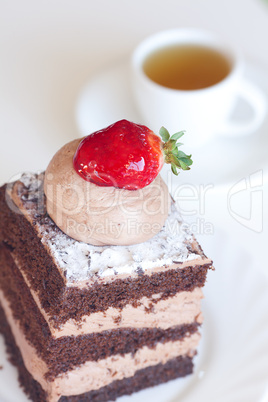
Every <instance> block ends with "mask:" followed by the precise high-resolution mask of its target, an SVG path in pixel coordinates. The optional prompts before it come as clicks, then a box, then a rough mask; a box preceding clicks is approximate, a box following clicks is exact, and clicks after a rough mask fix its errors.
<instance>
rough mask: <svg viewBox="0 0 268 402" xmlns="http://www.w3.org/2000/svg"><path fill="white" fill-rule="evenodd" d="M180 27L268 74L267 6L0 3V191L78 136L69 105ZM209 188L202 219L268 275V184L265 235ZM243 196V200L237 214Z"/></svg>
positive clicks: (121, 0) (222, 193) (259, 1)
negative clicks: (235, 50)
mask: <svg viewBox="0 0 268 402" xmlns="http://www.w3.org/2000/svg"><path fill="white" fill-rule="evenodd" d="M178 27H197V28H204V29H208V30H211V31H213V32H215V33H216V34H219V35H220V36H221V37H222V38H223V39H224V40H226V41H227V42H230V43H232V44H234V45H235V46H237V47H239V48H240V49H241V51H242V52H243V53H244V55H245V58H246V60H248V61H250V62H251V61H252V62H254V63H255V64H256V65H259V66H261V68H262V69H263V70H267V74H268V49H267V38H268V1H266V0H221V1H219V0H165V1H157V0H135V1H126V0H98V1H92V0H77V1H74V0H46V1H44V0H38V1H36V0H23V1H20V0H16V1H14V0H0V139H1V146H0V184H2V183H4V182H6V181H7V180H9V179H10V178H11V177H12V176H14V175H15V174H17V173H18V172H22V171H38V170H43V169H45V168H46V166H47V164H48V162H49V160H50V159H51V157H52V156H53V154H54V153H55V152H56V151H57V150H58V149H59V148H60V147H61V146H62V145H63V144H64V143H66V142H68V141H70V140H72V139H73V138H75V137H79V136H80V133H79V130H78V128H77V124H76V121H75V106H76V101H77V98H78V96H79V93H80V91H81V89H82V88H83V86H84V85H85V84H86V83H87V82H88V81H89V80H91V79H92V80H94V76H96V74H98V73H99V72H100V71H102V70H105V69H109V68H112V67H113V66H116V65H117V64H118V63H121V62H122V61H125V60H127V59H128V58H129V57H130V54H131V52H132V50H133V49H134V47H135V46H136V45H137V44H138V43H139V42H140V41H141V40H142V39H143V38H144V37H146V36H147V35H149V34H152V33H154V32H157V31H159V30H163V29H169V28H178ZM267 135H268V133H267ZM238 157H239V155H238ZM267 159H268V151H267ZM228 163H229V161H228ZM249 163H250V161H249ZM265 169H266V167H265V166H264V173H267V172H265ZM252 173H254V171H252ZM241 179H243V176H241ZM246 179H247V180H248V177H247V178H246ZM204 181H205V179H204ZM232 184H235V182H233V183H232V181H230V183H229V187H231V186H232ZM214 185H215V189H214V190H213V191H211V192H209V193H208V194H207V198H206V209H205V219H206V221H207V222H212V224H213V227H214V230H215V233H216V232H217V231H220V230H224V231H225V232H226V233H227V235H228V237H229V239H230V240H231V242H233V243H234V244H235V243H239V245H240V246H242V247H244V248H245V249H247V251H250V252H251V254H252V255H253V257H254V258H253V261H254V263H253V264H252V270H255V271H256V275H258V270H259V269H261V270H263V271H264V272H265V273H266V274H267V269H266V265H267V262H266V260H267V258H266V254H267V240H268V231H267V223H268V208H267V205H268V200H267V183H265V182H264V183H263V185H261V186H259V190H260V193H259V194H261V195H262V197H263V198H262V202H263V210H262V211H261V213H262V217H263V228H262V229H261V230H257V231H256V230H252V229H251V228H249V227H246V226H245V225H242V224H241V223H239V222H237V220H235V219H234V218H233V217H232V216H231V215H230V213H229V211H228V208H227V201H226V200H227V190H226V188H225V189H217V183H214ZM243 197H246V198H245V199H244V198H243ZM248 197H249V194H248V193H244V195H243V194H242V193H241V198H240V199H237V200H236V202H237V203H238V205H235V208H236V210H237V209H239V203H241V205H242V204H244V205H246V203H247V202H248ZM258 202H259V205H260V208H262V206H261V201H260V199H258ZM245 214H246V212H245ZM256 219H257V220H258V219H259V218H258V217H256ZM256 225H257V222H256ZM199 238H200V239H201V241H202V235H200V236H199ZM208 241H209V240H208V239H206V243H207V242H208ZM222 247H223V248H224V244H223V245H222ZM215 257H216V259H215V262H217V256H215ZM212 258H214V256H213V252H212ZM229 258H230V259H232V255H230V256H229ZM215 265H216V264H215ZM232 265H233V264H232Z"/></svg>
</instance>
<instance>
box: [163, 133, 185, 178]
mask: <svg viewBox="0 0 268 402" xmlns="http://www.w3.org/2000/svg"><path fill="white" fill-rule="evenodd" d="M159 134H160V137H161V138H162V140H163V153H164V160H165V163H170V164H171V170H172V172H173V173H174V174H175V175H176V176H178V174H179V172H178V169H182V170H190V167H189V166H191V165H192V163H193V161H192V159H191V157H192V155H186V154H185V153H184V152H183V151H180V150H178V147H180V146H181V145H183V144H182V143H181V142H177V140H178V139H180V138H181V137H182V136H183V135H184V131H179V132H178V133H175V134H173V135H172V136H170V134H169V132H168V130H167V129H166V128H165V127H161V128H160V130H159Z"/></svg>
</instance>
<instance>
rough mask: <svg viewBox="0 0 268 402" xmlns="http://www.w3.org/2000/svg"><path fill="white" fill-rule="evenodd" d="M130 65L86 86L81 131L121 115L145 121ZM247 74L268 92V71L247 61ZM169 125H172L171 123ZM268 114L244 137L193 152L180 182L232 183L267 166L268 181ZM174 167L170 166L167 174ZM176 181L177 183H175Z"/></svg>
mask: <svg viewBox="0 0 268 402" xmlns="http://www.w3.org/2000/svg"><path fill="white" fill-rule="evenodd" d="M129 74H130V72H129V68H128V64H127V63H121V64H119V65H117V66H115V67H113V68H109V69H107V70H106V71H103V72H101V73H99V75H97V76H95V77H94V78H93V79H92V80H91V81H90V82H89V83H88V84H87V85H86V86H85V88H84V89H83V90H82V92H81V94H80V97H79V99H78V102H77V107H76V120H77V124H78V128H79V130H80V133H81V135H87V134H90V133H92V132H94V131H95V130H98V129H101V128H104V127H106V126H107V125H109V124H111V123H114V122H115V121H117V120H120V119H123V118H125V119H128V120H131V121H134V122H137V123H143V120H142V118H141V117H140V116H139V114H138V112H137V110H136V108H135V105H134V103H133V100H132V96H131V88H130V79H129ZM245 74H246V78H248V79H249V80H251V81H252V82H253V83H255V84H257V85H259V86H260V87H261V88H262V89H263V90H264V92H265V94H266V96H267V94H268V73H267V71H266V70H264V69H262V68H259V67H256V66H254V65H249V64H248V65H247V67H246V72H245ZM234 113H235V116H236V117H237V118H238V119H239V118H245V117H246V116H248V115H249V114H250V109H249V106H248V105H247V104H245V103H243V102H242V101H240V102H238V105H237V108H236V111H235V112H234ZM167 128H168V127H167ZM267 132H268V117H266V119H265V121H264V123H263V125H262V126H261V128H260V129H259V130H258V132H256V133H254V134H252V135H250V136H245V137H242V138H241V137H240V138H233V139H230V138H219V139H217V140H213V141H211V142H210V143H208V144H206V145H205V146H204V147H202V148H200V149H196V150H190V149H186V150H185V151H186V152H187V153H193V160H194V164H193V165H192V168H191V171H189V172H187V174H185V175H184V174H183V175H179V182H180V184H183V182H184V181H186V182H187V183H191V184H193V185H199V184H208V183H210V184H213V185H214V186H215V187H222V186H223V187H225V186H226V185H228V186H229V185H230V183H235V182H236V181H238V180H240V179H241V178H244V177H246V176H249V175H250V174H252V173H253V172H256V171H258V170H260V169H263V170H264V180H267V181H268V158H267V148H268V135H267ZM167 170H168V171H169V170H170V169H169V168H168V167H166V168H165V169H164V171H163V174H166V171H167ZM175 184H176V183H175Z"/></svg>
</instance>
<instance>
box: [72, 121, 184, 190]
mask: <svg viewBox="0 0 268 402" xmlns="http://www.w3.org/2000/svg"><path fill="white" fill-rule="evenodd" d="M183 134H184V133H183V132H179V133H176V134H174V135H173V136H171V137H170V135H169V133H168V131H167V130H166V129H165V128H164V127H162V128H161V129H160V135H161V137H162V139H163V141H161V138H160V137H159V136H157V135H156V134H154V133H153V131H151V130H150V129H149V128H147V127H146V126H143V125H139V124H135V123H132V122H130V121H128V120H120V121H118V122H116V123H114V124H112V125H110V126H109V127H107V128H104V129H103V130H99V131H96V132H95V133H93V134H91V135H89V136H87V137H85V138H84V139H83V140H82V141H81V142H80V144H79V146H78V148H77V150H76V153H75V155H74V159H73V164H74V168H75V170H76V172H77V173H78V174H79V175H80V176H81V177H82V178H83V179H85V180H87V181H90V182H93V183H95V184H97V185H98V186H114V187H117V188H124V189H127V190H137V189H140V188H143V187H145V186H147V185H148V184H150V183H151V182H152V181H153V180H154V179H155V178H156V176H157V175H158V173H159V172H160V170H161V169H162V167H163V164H164V162H166V163H170V164H171V168H172V171H173V173H174V174H178V172H177V168H181V169H183V170H188V169H189V166H190V165H191V164H192V160H191V156H190V155H185V154H184V153H183V152H182V151H178V148H177V146H178V145H181V144H177V139H178V138H180V137H181V136H182V135H183Z"/></svg>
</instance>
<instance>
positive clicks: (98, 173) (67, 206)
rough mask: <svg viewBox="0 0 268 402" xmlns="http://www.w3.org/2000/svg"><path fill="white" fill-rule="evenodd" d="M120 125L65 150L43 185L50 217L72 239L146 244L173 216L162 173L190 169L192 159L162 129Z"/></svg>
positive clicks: (106, 242)
mask: <svg viewBox="0 0 268 402" xmlns="http://www.w3.org/2000/svg"><path fill="white" fill-rule="evenodd" d="M160 135H161V137H162V140H163V141H162V140H161V138H160V137H159V136H157V135H156V134H154V133H153V132H152V131H151V130H150V129H149V128H147V127H145V126H142V125H138V124H134V123H132V122H129V121H127V120H120V121H118V122H116V123H114V124H112V125H110V126H109V127H107V128H105V129H103V130H99V131H96V132H95V133H93V134H91V135H89V136H88V137H85V138H83V139H82V141H81V139H76V140H74V141H71V142H69V143H68V144H66V145H64V146H63V147H62V148H61V149H60V150H59V151H58V152H57V153H56V154H55V155H54V157H53V158H52V160H51V162H50V163H49V165H48V167H47V169H46V172H45V180H44V191H45V194H46V208H47V212H48V214H49V215H50V217H51V218H52V219H53V221H54V222H55V223H56V225H57V226H58V227H59V228H60V229H61V230H62V231H63V232H64V233H66V234H67V235H68V236H70V237H72V238H74V239H76V240H78V241H83V242H85V243H89V244H93V245H97V246H99V245H131V244H136V243H142V242H145V241H147V240H149V239H150V238H152V237H153V236H154V235H156V234H157V233H158V232H159V231H160V230H161V229H162V227H163V225H164V223H165V221H166V219H167V216H168V214H169V211H170V205H171V199H170V195H169V191H168V188H167V185H166V184H165V182H164V181H163V179H162V178H161V175H160V174H158V173H159V172H160V170H161V168H162V167H163V164H164V163H165V162H167V163H170V164H171V169H172V171H173V172H174V173H175V174H178V171H177V169H183V170H188V169H189V166H190V165H191V164H192V160H191V156H190V155H186V154H185V153H184V152H182V151H179V150H178V146H180V145H181V143H179V144H178V143H177V140H178V139H179V138H180V137H181V136H182V135H183V132H179V133H176V134H174V135H172V136H170V134H169V133H168V131H167V130H166V129H165V128H164V127H162V128H161V129H160Z"/></svg>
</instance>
